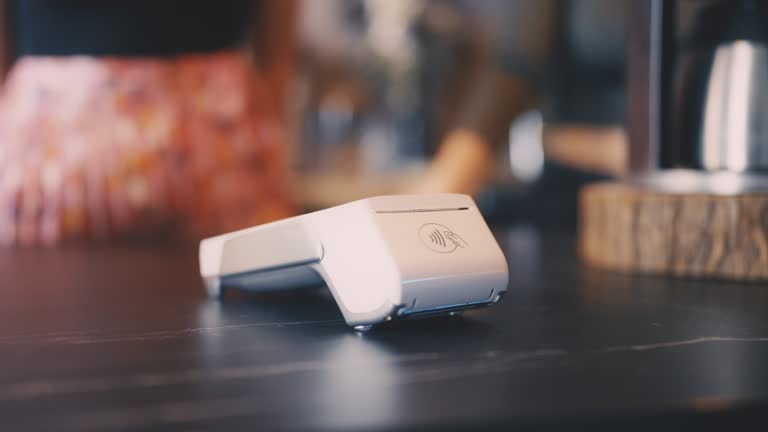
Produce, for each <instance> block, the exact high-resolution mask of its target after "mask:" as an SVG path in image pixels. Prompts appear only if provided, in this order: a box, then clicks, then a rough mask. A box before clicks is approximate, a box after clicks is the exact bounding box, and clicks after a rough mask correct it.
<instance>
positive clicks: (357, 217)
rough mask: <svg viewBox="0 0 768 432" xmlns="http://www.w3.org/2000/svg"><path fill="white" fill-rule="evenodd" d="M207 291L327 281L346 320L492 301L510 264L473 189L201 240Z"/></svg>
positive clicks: (363, 203)
mask: <svg viewBox="0 0 768 432" xmlns="http://www.w3.org/2000/svg"><path fill="white" fill-rule="evenodd" d="M200 273H201V275H202V277H203V279H204V280H205V283H206V287H207V288H208V292H209V294H210V295H212V296H219V295H220V294H221V290H222V288H238V289H245V290H274V289H283V288H296V287H300V286H306V285H316V284H322V283H323V282H324V283H325V284H327V286H328V288H329V289H330V291H331V293H332V294H333V296H334V298H335V299H336V302H337V303H338V305H339V308H340V309H341V312H342V314H343V315H344V318H345V320H346V321H347V323H348V324H349V325H352V326H359V325H372V324H377V323H380V322H383V321H387V320H389V319H392V318H397V317H408V316H414V315H422V314H427V313H448V312H452V311H457V310H462V309H467V308H470V307H476V306H481V305H485V304H490V303H495V302H496V301H498V300H499V299H500V298H501V296H502V295H503V294H504V293H505V292H506V290H507V284H508V279H509V273H508V269H507V262H506V259H505V258H504V255H503V253H502V251H501V248H500V247H499V245H498V243H497V242H496V240H495V238H494V237H493V234H492V233H491V231H490V230H489V229H488V226H487V225H486V223H485V221H484V220H483V217H482V216H481V215H480V213H479V211H478V209H477V207H476V206H475V203H474V202H473V201H472V199H471V198H470V197H468V196H466V195H454V194H444V195H398V196H380V197H373V198H368V199H364V200H360V201H355V202H351V203H348V204H344V205H340V206H337V207H333V208H330V209H326V210H321V211H318V212H314V213H309V214H305V215H302V216H296V217H293V218H290V219H285V220H282V221H278V222H273V223H269V224H265V225H261V226H257V227H253V228H248V229H244V230H241V231H236V232H233V233H229V234H224V235H220V236H216V237H211V238H208V239H205V240H203V241H202V242H201V243H200Z"/></svg>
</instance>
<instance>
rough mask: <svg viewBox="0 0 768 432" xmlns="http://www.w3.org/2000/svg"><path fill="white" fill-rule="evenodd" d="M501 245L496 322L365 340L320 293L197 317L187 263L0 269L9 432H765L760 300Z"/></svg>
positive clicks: (108, 252)
mask: <svg viewBox="0 0 768 432" xmlns="http://www.w3.org/2000/svg"><path fill="white" fill-rule="evenodd" d="M496 232H497V237H498V239H499V241H500V243H501V244H502V246H503V247H504V249H505V251H506V253H507V258H508V259H509V261H510V276H511V277H510V279H511V286H510V292H509V294H508V295H507V297H506V298H505V299H504V301H503V302H502V303H501V304H499V305H498V306H496V307H494V308H490V309H483V310H478V311H473V312H469V313H467V314H465V316H464V317H462V318H437V319H429V320H421V321H408V322H402V323H393V324H390V325H387V326H383V327H381V328H378V329H374V330H373V331H372V332H371V333H369V334H365V335H358V334H356V333H355V332H353V331H352V330H351V329H350V328H348V327H347V326H346V324H345V323H344V322H343V321H342V319H341V316H340V314H339V312H338V310H337V309H336V306H335V303H334V302H333V301H332V300H331V299H330V298H329V296H328V295H325V294H324V293H323V292H322V291H315V292H300V293H296V292H293V293H279V294H272V295H250V296H243V295H234V296H230V297H229V298H227V299H225V300H224V301H223V302H221V303H219V302H216V301H209V300H207V299H206V298H205V296H204V295H203V289H202V286H201V284H200V281H199V280H198V277H197V273H196V272H197V263H196V250H195V248H194V246H187V247H181V246H168V245H165V246H147V245H144V246H141V245H123V246H109V247H107V246H99V247H92V248H83V247H67V248H64V249H48V250H46V249H38V250H15V251H10V250H3V251H0V275H2V279H0V294H1V295H2V299H1V300H0V366H2V367H0V419H2V421H1V422H2V424H3V425H4V426H3V427H2V429H3V430H110V429H120V430H139V429H141V430H143V429H156V428H162V429H169V428H170V429H183V430H211V429H215V430H223V429H226V428H235V429H248V430H275V429H286V428H288V429H325V430H342V429H353V430H368V429H375V430H391V429H397V430H403V429H420V428H424V427H428V428H436V429H441V430H446V429H450V428H453V429H455V430H463V429H473V430H477V429H480V428H481V427H482V428H488V429H492V428H496V427H504V428H508V427H510V426H517V427H520V428H532V429H537V428H548V427H557V426H564V425H568V426H569V427H570V428H573V427H574V426H576V427H577V429H579V428H580V427H583V428H590V429H592V428H595V427H605V428H606V429H614V428H615V427H616V426H621V427H622V429H621V430H628V429H632V428H633V427H634V428H635V429H637V430H644V429H646V428H648V427H650V426H653V427H654V428H655V429H658V427H659V426H667V428H670V429H677V428H678V427H680V426H694V425H706V426H711V425H717V424H718V422H720V423H722V425H729V426H733V425H734V424H739V423H746V422H754V421H757V420H762V421H764V420H765V419H764V418H761V417H762V416H763V414H762V412H763V411H768V410H764V409H763V408H764V402H765V401H766V400H768V366H766V365H768V289H767V288H768V287H766V286H765V284H737V283H729V282H718V281H695V280H673V279H665V278H659V277H651V276H628V275H621V274H612V273H607V272H601V271H597V270H592V269H588V268H585V267H583V266H581V265H580V264H579V263H578V261H577V260H576V258H575V255H574V242H573V235H572V234H569V233H560V234H558V233H553V232H549V231H543V230H538V229H536V228H533V227H525V226H517V227H513V228H509V229H499V230H497V231H496ZM8 426H12V427H8Z"/></svg>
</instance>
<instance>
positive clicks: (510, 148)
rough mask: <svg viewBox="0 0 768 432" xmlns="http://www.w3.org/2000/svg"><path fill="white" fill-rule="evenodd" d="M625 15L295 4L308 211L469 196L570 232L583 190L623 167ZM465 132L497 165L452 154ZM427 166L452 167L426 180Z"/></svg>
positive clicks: (451, 5)
mask: <svg viewBox="0 0 768 432" xmlns="http://www.w3.org/2000/svg"><path fill="white" fill-rule="evenodd" d="M623 9H624V2H617V1H610V0H608V1H605V0H570V1H514V2H510V1H504V0H481V1H461V0H395V1H377V0H332V1H326V2H313V1H311V0H310V1H303V2H299V10H300V20H299V22H298V25H299V27H300V32H299V34H300V48H301V49H300V51H299V52H300V63H299V64H300V67H299V73H298V79H297V81H296V87H295V88H294V90H293V92H294V93H293V94H295V95H296V97H295V98H294V99H293V101H294V102H295V103H296V105H295V108H294V109H295V110H296V112H297V113H298V114H297V117H299V118H300V120H299V121H300V130H301V134H300V135H299V136H297V145H296V148H295V150H294V161H295V163H296V167H297V172H298V173H299V179H300V182H299V184H300V187H299V190H298V193H299V196H300V197H301V200H302V202H303V203H304V204H305V205H307V206H309V207H324V206H327V205H331V204H336V203H340V202H343V201H348V200H350V199H354V198H359V197H363V196H368V195H374V194H380V193H392V192H393V191H398V190H405V191H408V190H414V191H420V190H425V191H430V192H431V191H440V190H443V189H444V190H447V191H453V190H456V191H459V192H468V193H472V194H474V195H475V196H476V198H477V199H478V200H479V204H480V205H481V207H482V208H483V210H484V213H485V214H486V216H487V217H488V218H490V219H492V220H497V221H510V220H511V219H519V218H522V219H527V218H535V219H536V220H538V221H542V220H548V221H552V222H554V223H563V224H566V225H570V224H572V223H573V222H574V221H575V214H576V210H575V202H576V201H575V199H576V191H577V189H578V187H579V186H580V185H581V184H582V183H583V182H585V181H589V180H591V179H596V178H601V177H603V176H609V175H615V174H619V173H622V172H623V171H624V169H625V167H624V164H625V159H626V158H625V154H626V148H625V142H624V141H625V139H624V133H623V121H624V64H625V59H624V29H623V20H624V10H623ZM462 131H470V132H474V133H477V134H478V135H479V139H480V140H482V141H483V143H482V144H480V145H482V146H487V147H488V148H490V149H491V157H490V158H489V159H488V160H483V161H482V162H475V161H474V160H473V159H477V158H478V157H477V156H475V155H474V154H472V153H471V152H470V153H469V154H466V151H462V150H460V149H457V148H458V147H464V148H467V147H470V148H471V147H472V146H473V145H477V144H475V143H474V142H472V141H473V140H472V137H465V136H463V135H461V132H462ZM436 157H437V158H442V159H438V161H440V162H444V164H443V165H444V166H445V169H441V168H442V167H441V166H439V165H438V164H437V163H435V165H438V166H437V167H435V166H433V167H431V168H430V163H432V162H433V161H435V158H436ZM454 159H455V161H454ZM481 159H482V158H481ZM462 162H466V163H467V165H469V166H468V167H462V166H461V165H462ZM462 170H468V171H473V172H470V173H462V172H461V171H462ZM451 177H455V178H451Z"/></svg>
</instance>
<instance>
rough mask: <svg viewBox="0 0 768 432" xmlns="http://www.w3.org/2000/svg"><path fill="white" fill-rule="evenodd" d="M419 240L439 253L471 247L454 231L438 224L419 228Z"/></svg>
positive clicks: (429, 224)
mask: <svg viewBox="0 0 768 432" xmlns="http://www.w3.org/2000/svg"><path fill="white" fill-rule="evenodd" d="M419 238H420V239H421V242H422V243H424V245H425V246H427V247H428V248H430V249H432V250H433V251H435V252H439V253H449V252H453V251H455V250H456V249H458V248H465V247H467V246H469V245H468V244H467V242H465V241H464V239H462V238H461V237H460V236H459V235H458V234H456V233H455V232H453V230H452V229H450V228H448V227H447V226H445V225H440V224H436V223H428V224H424V225H422V226H421V228H419Z"/></svg>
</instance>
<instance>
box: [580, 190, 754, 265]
mask: <svg viewBox="0 0 768 432" xmlns="http://www.w3.org/2000/svg"><path fill="white" fill-rule="evenodd" d="M580 206H581V208H580V222H579V246H578V247H579V254H580V255H581V257H582V259H583V260H584V261H585V262H586V263H587V264H589V265H592V266H595V267H599V268H605V269H611V270H620V271H630V272H652V273H662V274H669V275H675V276H694V277H715V278H728V279H738V280H765V279H768V192H755V193H744V194H736V195H717V194H703V193H696V194H692V193H691V194H688V193H685V194H683V193H670V192H661V191H659V190H656V189H653V188H651V187H645V186H635V185H630V184H627V183H620V182H605V183H596V184H592V185H588V186H586V187H585V188H584V189H582V191H581V196H580Z"/></svg>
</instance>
